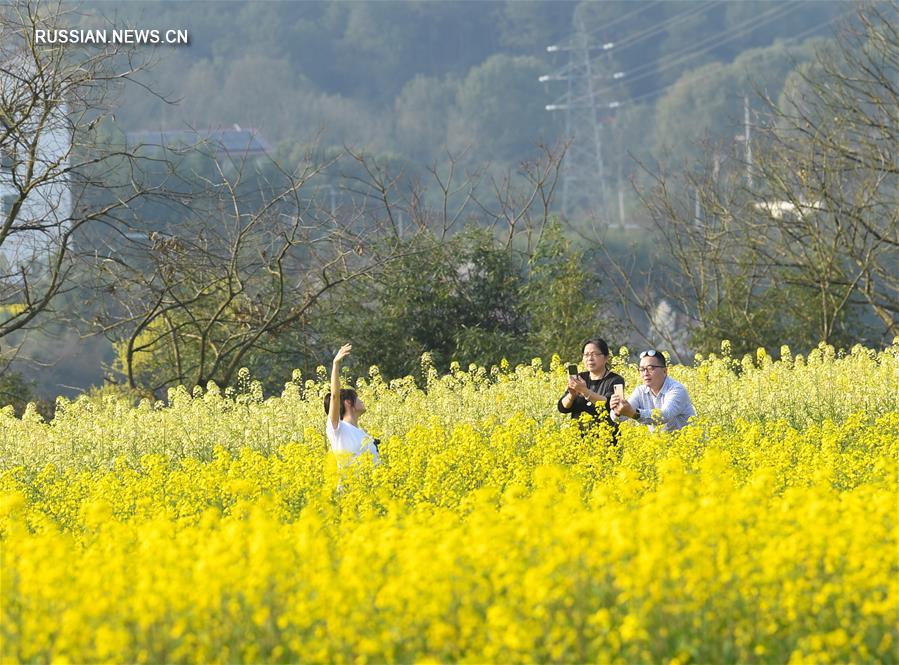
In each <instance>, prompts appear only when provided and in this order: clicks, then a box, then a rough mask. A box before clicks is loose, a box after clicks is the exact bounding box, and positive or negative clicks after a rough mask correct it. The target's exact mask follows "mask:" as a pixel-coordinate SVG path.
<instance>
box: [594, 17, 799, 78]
mask: <svg viewBox="0 0 899 665" xmlns="http://www.w3.org/2000/svg"><path fill="white" fill-rule="evenodd" d="M800 5H801V3H799V2H797V3H793V4H790V5H777V6H775V7H774V8H773V9H769V10H768V11H766V12H763V13H762V14H759V15H757V16H755V17H753V18H751V19H748V20H746V21H744V22H742V23H740V24H738V25H736V26H734V27H733V28H730V29H729V30H725V31H721V32H718V33H716V34H713V35H711V36H709V37H706V38H705V39H703V40H701V41H700V42H698V43H697V44H695V45H694V47H693V50H690V51H689V52H687V53H686V54H684V55H680V56H679V57H678V54H677V53H675V54H673V55H672V56H668V57H666V58H665V60H666V62H664V63H663V64H661V65H659V66H658V67H656V68H655V69H651V70H649V71H646V72H645V73H642V74H639V75H637V76H631V72H627V78H626V82H627V83H628V84H631V83H634V82H636V81H641V80H643V79H645V78H648V77H650V76H656V75H658V74H660V73H662V72H665V71H668V70H669V69H671V68H672V67H677V66H678V65H681V64H683V63H685V62H689V61H690V60H692V59H694V58H696V57H698V56H700V55H703V54H704V53H708V52H709V51H711V50H712V49H714V48H717V47H718V46H721V45H722V44H725V43H727V42H729V41H731V40H732V39H735V38H736V37H739V36H741V35H743V34H745V33H747V32H751V31H753V30H755V29H756V28H759V27H761V26H762V25H765V24H766V23H770V22H771V21H773V20H775V19H777V18H781V17H783V16H785V15H786V14H788V13H790V12H792V11H794V10H795V9H797V8H798V7H799V6H800ZM682 53H683V51H682ZM657 62H658V60H653V61H652V62H650V63H646V64H644V65H641V66H640V67H639V68H638V70H639V69H645V68H646V67H648V66H651V65H654V64H656V63H657ZM635 71H636V70H635ZM623 82H624V81H622V82H619V83H613V84H612V85H610V86H607V87H605V88H602V89H601V90H599V91H597V94H606V93H609V92H614V91H616V90H618V89H619V88H620V86H621V83H623Z"/></svg>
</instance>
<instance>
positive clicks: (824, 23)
mask: <svg viewBox="0 0 899 665" xmlns="http://www.w3.org/2000/svg"><path fill="white" fill-rule="evenodd" d="M850 14H852V10H850V11H848V12H844V13H843V14H840V15H838V16H835V17H833V18H829V19H827V20H826V21H822V22H821V23H818V24H817V25H815V26H813V27H811V28H808V29H806V30H803V31H802V32H800V33H799V34H796V35H794V36H792V37H790V38H788V39H785V40H784V41H783V43H784V44H791V43H795V42H799V41H801V40H802V39H804V38H805V37H807V36H809V35H811V34H813V33H815V32H817V31H818V30H820V29H821V28H823V27H824V26H827V25H830V24H831V23H833V22H834V21H839V20H841V19H843V18H845V17H846V16H849V15H850ZM717 73H718V70H710V71H708V72H706V73H705V74H701V75H699V76H695V77H693V78H692V79H690V83H698V82H700V81H704V80H705V79H707V78H709V77H711V76H713V75H714V74H717ZM678 83H679V81H675V82H674V83H669V84H668V85H664V86H662V87H660V88H656V89H655V90H652V91H650V92H646V93H643V94H640V95H637V96H636V97H631V98H630V99H626V100H624V101H622V102H620V105H622V106H623V105H625V104H627V105H631V104H638V103H640V102H643V101H646V100H647V99H652V98H653V97H657V96H658V95H661V94H662V93H664V92H666V91H668V90H670V89H671V88H673V87H674V86H675V85H677V84H678Z"/></svg>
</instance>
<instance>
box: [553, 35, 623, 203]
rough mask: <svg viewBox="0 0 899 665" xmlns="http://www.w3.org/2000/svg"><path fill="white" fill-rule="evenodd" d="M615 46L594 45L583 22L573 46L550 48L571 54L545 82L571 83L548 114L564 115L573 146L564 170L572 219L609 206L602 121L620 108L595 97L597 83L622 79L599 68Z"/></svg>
mask: <svg viewBox="0 0 899 665" xmlns="http://www.w3.org/2000/svg"><path fill="white" fill-rule="evenodd" d="M614 47H615V44H614V43H611V42H608V43H604V44H601V45H591V44H590V40H589V37H588V35H587V31H586V29H585V27H584V25H583V23H582V22H579V23H578V28H577V32H576V34H575V35H574V38H573V39H571V40H569V43H568V44H563V45H553V46H547V47H546V50H547V52H549V53H555V52H559V51H568V63H567V65H565V66H564V67H563V68H562V69H560V70H559V71H557V72H556V73H554V74H549V75H546V76H541V77H540V79H539V80H540V82H541V83H544V82H547V81H562V80H564V81H566V83H567V86H566V87H567V90H566V93H565V94H564V95H563V96H562V97H561V98H560V99H558V100H556V101H555V102H554V103H552V104H547V105H546V110H547V111H565V138H566V140H567V141H568V142H569V146H568V152H567V154H566V155H565V163H564V165H563V167H562V213H563V214H564V215H565V216H566V217H570V216H571V215H572V213H573V212H575V211H576V210H577V209H584V208H596V209H598V210H600V211H602V212H603V213H605V212H606V211H607V206H608V204H609V196H608V183H607V181H606V166H605V161H604V159H603V141H602V118H601V114H603V113H608V112H609V111H611V110H612V109H615V108H617V107H618V106H619V104H618V103H617V102H603V101H602V100H600V99H598V96H597V94H596V85H595V83H596V81H598V80H603V79H620V78H623V77H624V73H623V72H616V73H614V74H612V75H607V74H604V73H603V71H604V70H608V67H602V66H599V64H598V58H596V56H595V55H594V53H595V52H596V51H599V53H600V58H602V57H603V56H605V55H607V54H608V52H609V51H610V50H611V49H613V48H614Z"/></svg>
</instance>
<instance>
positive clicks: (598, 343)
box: [581, 337, 609, 356]
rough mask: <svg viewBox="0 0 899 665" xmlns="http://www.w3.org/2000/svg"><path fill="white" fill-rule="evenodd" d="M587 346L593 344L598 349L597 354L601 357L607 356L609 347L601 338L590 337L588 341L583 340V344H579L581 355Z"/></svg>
mask: <svg viewBox="0 0 899 665" xmlns="http://www.w3.org/2000/svg"><path fill="white" fill-rule="evenodd" d="M588 344H593V345H594V346H595V347H596V348H597V349H599V352H600V353H601V354H602V355H604V356H607V355H609V345H608V344H606V340H604V339H602V338H601V337H592V338H590V339H585V340H584V343H583V344H581V353H583V352H584V349H586V348H587V345H588Z"/></svg>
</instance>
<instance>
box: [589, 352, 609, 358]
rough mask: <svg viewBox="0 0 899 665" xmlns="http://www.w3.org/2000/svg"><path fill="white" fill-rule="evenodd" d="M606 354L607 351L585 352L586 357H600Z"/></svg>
mask: <svg viewBox="0 0 899 665" xmlns="http://www.w3.org/2000/svg"><path fill="white" fill-rule="evenodd" d="M604 355H606V354H605V353H593V352H592V351H588V352H587V353H585V354H584V358H599V357H600V356H604Z"/></svg>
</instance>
